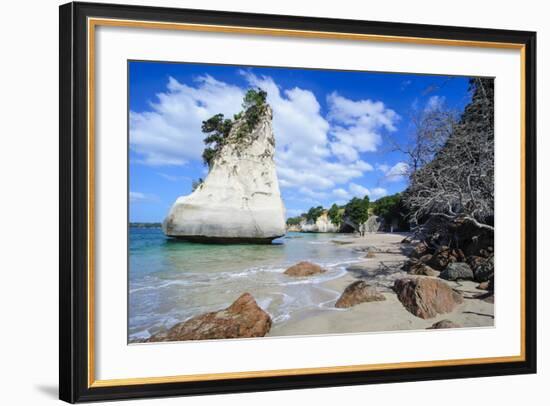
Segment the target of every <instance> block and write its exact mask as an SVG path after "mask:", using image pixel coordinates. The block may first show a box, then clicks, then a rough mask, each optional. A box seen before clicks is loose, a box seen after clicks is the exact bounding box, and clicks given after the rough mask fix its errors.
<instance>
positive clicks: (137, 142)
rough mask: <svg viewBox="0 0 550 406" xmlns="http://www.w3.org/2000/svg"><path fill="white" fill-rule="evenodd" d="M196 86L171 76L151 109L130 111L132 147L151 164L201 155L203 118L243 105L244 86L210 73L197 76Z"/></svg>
mask: <svg viewBox="0 0 550 406" xmlns="http://www.w3.org/2000/svg"><path fill="white" fill-rule="evenodd" d="M195 82H196V85H197V86H196V87H192V86H187V85H185V84H182V83H179V82H178V81H177V80H176V79H174V78H172V77H170V78H169V80H168V84H167V88H166V91H165V92H162V93H158V94H157V95H156V96H157V99H158V101H157V102H152V103H150V106H151V111H144V112H141V113H136V112H133V111H131V112H130V148H132V150H133V151H135V152H136V153H137V154H138V155H139V156H140V157H141V161H142V162H143V163H145V164H147V165H181V164H184V163H185V162H187V161H188V160H192V159H200V156H201V154H202V151H203V148H204V144H203V142H202V140H203V138H204V134H202V132H201V123H202V121H203V120H206V119H207V118H209V117H211V116H213V115H214V114H217V113H223V114H224V115H225V116H227V117H231V116H232V115H233V114H234V113H237V111H238V110H239V109H240V106H241V102H242V98H243V94H244V92H243V90H242V89H240V88H239V87H237V86H233V85H229V84H226V83H224V82H220V81H217V80H216V79H214V78H213V77H211V76H209V75H205V76H199V77H197V78H196V79H195Z"/></svg>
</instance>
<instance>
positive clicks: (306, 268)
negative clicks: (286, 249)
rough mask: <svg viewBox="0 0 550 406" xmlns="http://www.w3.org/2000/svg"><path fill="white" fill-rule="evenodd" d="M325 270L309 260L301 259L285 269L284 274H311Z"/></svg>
mask: <svg viewBox="0 0 550 406" xmlns="http://www.w3.org/2000/svg"><path fill="white" fill-rule="evenodd" d="M323 272H325V270H324V269H323V268H321V267H320V266H319V265H317V264H313V263H311V262H307V261H302V262H298V263H297V264H295V265H292V266H291V267H290V268H288V269H287V270H286V271H285V275H288V276H311V275H316V274H319V273H323Z"/></svg>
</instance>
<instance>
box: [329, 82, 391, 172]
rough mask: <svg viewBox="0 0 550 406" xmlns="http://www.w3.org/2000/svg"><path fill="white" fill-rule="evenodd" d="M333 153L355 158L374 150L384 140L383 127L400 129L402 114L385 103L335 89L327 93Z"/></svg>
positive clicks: (347, 158)
mask: <svg viewBox="0 0 550 406" xmlns="http://www.w3.org/2000/svg"><path fill="white" fill-rule="evenodd" d="M327 103H328V105H329V114H328V118H329V119H330V120H331V122H332V123H333V125H332V127H331V130H330V133H331V136H332V137H334V139H335V142H333V143H331V150H332V153H333V154H334V155H336V156H338V157H339V158H340V159H342V160H344V161H354V160H356V159H357V158H358V157H359V153H360V152H374V151H376V150H377V148H378V146H379V145H380V144H381V143H382V135H381V132H382V131H384V130H385V131H390V132H393V131H396V127H395V124H396V123H397V121H398V120H399V115H398V114H397V113H396V112H395V111H393V110H391V109H388V108H387V107H386V106H385V105H384V103H382V102H380V101H372V100H368V99H367V100H358V101H354V100H350V99H347V98H345V97H343V96H340V95H339V94H338V93H337V92H333V93H331V94H329V95H328V96H327Z"/></svg>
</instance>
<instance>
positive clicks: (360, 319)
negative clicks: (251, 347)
mask: <svg viewBox="0 0 550 406" xmlns="http://www.w3.org/2000/svg"><path fill="white" fill-rule="evenodd" d="M406 236H407V234H406V233H385V232H380V233H371V234H367V235H366V236H365V237H358V236H347V237H344V238H338V239H337V240H336V241H335V240H333V241H331V242H332V243H335V244H342V245H344V246H345V247H346V248H348V247H349V248H352V249H354V250H356V251H357V253H358V259H359V260H360V261H358V262H356V263H353V264H351V265H349V266H347V267H346V273H345V274H344V275H342V276H340V277H339V278H336V279H332V280H329V281H325V282H321V283H320V284H319V285H320V286H321V287H323V288H325V289H327V290H331V291H334V292H339V294H338V295H337V296H336V297H335V298H334V299H332V300H329V301H327V302H325V303H324V306H319V308H318V309H303V310H299V311H296V312H294V313H293V314H291V315H290V317H289V318H288V319H287V320H285V321H284V322H280V323H273V326H272V328H271V330H270V331H269V333H268V334H267V335H266V337H281V336H293V335H300V336H301V335H319V334H345V333H364V332H390V331H403V330H424V329H426V328H428V327H430V326H432V325H433V324H434V323H436V322H439V321H441V320H451V321H453V322H455V323H458V324H460V325H461V326H462V327H461V328H468V327H492V326H494V304H492V303H487V302H484V301H483V300H481V299H476V298H473V296H476V295H479V294H482V293H485V292H486V291H484V290H480V289H476V286H477V285H478V283H476V282H474V281H460V282H448V281H445V282H446V283H447V284H448V285H449V286H450V287H451V288H453V289H456V290H458V291H460V292H461V293H462V294H463V295H464V298H465V300H464V303H462V304H461V305H458V306H457V307H456V308H455V309H454V310H453V311H452V312H450V313H445V314H439V315H437V316H436V317H433V318H430V319H422V318H419V317H416V316H415V315H413V314H412V313H410V312H409V311H407V310H406V309H405V307H404V306H403V305H402V304H401V302H400V301H399V299H398V298H397V295H396V294H395V292H393V290H392V289H391V286H392V285H393V281H394V280H395V279H397V278H400V277H406V276H409V275H408V274H407V273H406V272H405V271H402V270H401V269H400V267H401V264H403V263H404V261H406V260H407V259H408V257H407V256H406V255H405V253H404V248H405V247H404V244H401V241H402V240H403V238H405V237H406ZM369 250H370V251H371V252H373V253H374V256H373V257H371V258H365V255H366V253H367V252H369ZM397 265H399V266H397ZM396 268H397V269H396ZM437 279H439V278H437ZM357 280H363V281H365V282H367V283H369V284H370V285H373V286H375V287H376V288H377V289H378V291H379V292H380V293H382V294H383V295H384V297H385V298H386V300H384V301H379V302H368V303H360V304H358V305H355V306H352V307H349V308H346V309H339V308H336V307H334V303H335V302H336V300H337V299H338V297H339V295H340V294H341V293H342V292H343V291H344V289H345V288H346V287H347V286H348V285H350V284H351V283H353V282H355V281H357ZM439 280H441V279H439Z"/></svg>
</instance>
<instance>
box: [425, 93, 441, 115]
mask: <svg viewBox="0 0 550 406" xmlns="http://www.w3.org/2000/svg"><path fill="white" fill-rule="evenodd" d="M444 104H445V96H431V97H430V98H429V99H428V101H427V102H426V107H424V111H426V112H429V111H436V110H439V109H441V108H442V107H443V105H444Z"/></svg>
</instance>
